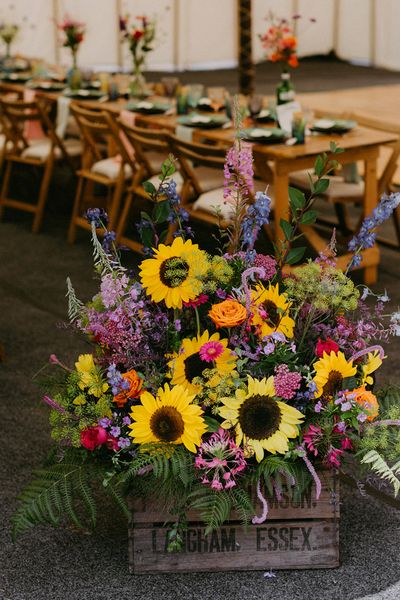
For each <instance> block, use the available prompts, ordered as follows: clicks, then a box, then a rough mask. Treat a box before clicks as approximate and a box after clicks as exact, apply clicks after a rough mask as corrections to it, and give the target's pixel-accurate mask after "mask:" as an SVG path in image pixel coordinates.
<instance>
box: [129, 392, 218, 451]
mask: <svg viewBox="0 0 400 600" xmlns="http://www.w3.org/2000/svg"><path fill="white" fill-rule="evenodd" d="M193 398H194V395H193V394H189V392H188V391H187V390H185V388H184V387H183V386H181V385H176V386H174V387H171V388H170V387H169V385H168V384H167V383H166V384H165V386H164V389H163V388H159V390H158V392H157V397H156V398H154V396H152V395H151V394H150V393H149V392H143V393H142V394H141V396H140V404H137V405H135V406H133V407H132V412H131V415H130V416H131V417H132V419H133V421H134V422H133V423H132V425H129V427H130V429H131V430H132V431H131V432H130V434H129V435H130V436H131V437H132V438H133V441H134V442H135V444H149V443H160V442H161V443H167V444H184V446H185V447H186V448H187V449H188V450H189V451H190V452H196V446H200V444H201V437H202V435H203V434H204V433H205V432H206V430H207V426H206V424H205V422H204V420H203V418H202V416H201V415H202V411H201V408H200V407H199V406H197V405H196V404H193V403H192V401H193Z"/></svg>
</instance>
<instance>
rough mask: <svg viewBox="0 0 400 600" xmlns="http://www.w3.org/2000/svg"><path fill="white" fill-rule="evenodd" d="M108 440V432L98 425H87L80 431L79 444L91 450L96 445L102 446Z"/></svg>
mask: <svg viewBox="0 0 400 600" xmlns="http://www.w3.org/2000/svg"><path fill="white" fill-rule="evenodd" d="M107 441H108V433H107V431H106V430H105V429H104V428H103V427H100V425H96V426H95V427H87V428H86V429H83V430H82V431H81V445H82V446H83V447H84V448H86V449H87V450H90V451H91V452H93V450H94V449H95V448H97V447H98V446H102V445H103V444H105V443H106V442H107Z"/></svg>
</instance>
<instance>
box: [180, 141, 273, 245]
mask: <svg viewBox="0 0 400 600" xmlns="http://www.w3.org/2000/svg"><path fill="white" fill-rule="evenodd" d="M169 143H170V148H171V152H172V154H173V155H174V156H175V157H176V158H177V159H178V161H179V166H180V171H181V173H182V177H183V186H182V205H183V206H184V208H185V210H186V211H187V212H188V213H189V216H190V218H192V219H194V220H196V221H201V222H204V223H208V224H210V225H218V226H219V227H222V228H229V227H230V226H231V214H232V207H231V206H230V205H229V204H227V203H225V201H224V196H223V193H224V188H223V186H222V184H223V169H224V164H225V159H226V147H223V146H211V145H208V144H200V143H197V142H189V141H186V140H182V139H181V138H179V137H177V136H174V135H170V136H169ZM201 169H207V170H208V171H210V170H211V171H214V173H215V174H218V176H219V178H220V182H221V184H220V187H217V188H214V189H211V190H207V189H206V188H204V185H203V183H202V181H201V179H200V178H199V177H198V172H199V171H200V170H201ZM254 187H255V191H265V188H266V184H265V182H262V181H260V180H257V179H255V180H254ZM253 202H254V196H253V194H252V193H251V192H250V193H249V204H252V203H253ZM264 230H265V232H266V233H267V235H268V237H269V238H270V239H272V234H271V230H270V228H269V226H265V227H264Z"/></svg>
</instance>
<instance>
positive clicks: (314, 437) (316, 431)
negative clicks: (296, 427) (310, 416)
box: [303, 425, 322, 456]
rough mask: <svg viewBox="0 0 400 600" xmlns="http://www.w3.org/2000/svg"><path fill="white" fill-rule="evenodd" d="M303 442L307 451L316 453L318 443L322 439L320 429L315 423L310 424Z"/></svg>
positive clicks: (315, 454)
mask: <svg viewBox="0 0 400 600" xmlns="http://www.w3.org/2000/svg"><path fill="white" fill-rule="evenodd" d="M303 440H304V443H305V445H306V447H307V450H308V451H309V452H312V453H313V454H314V456H317V455H318V448H317V446H318V444H319V442H320V441H321V440H322V429H321V427H318V426H316V425H310V426H309V428H308V429H307V431H306V432H305V433H304V437H303Z"/></svg>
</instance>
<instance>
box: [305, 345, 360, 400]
mask: <svg viewBox="0 0 400 600" xmlns="http://www.w3.org/2000/svg"><path fill="white" fill-rule="evenodd" d="M314 370H315V376H314V383H315V385H316V388H317V390H316V392H315V398H320V397H321V396H322V397H323V398H326V399H329V398H333V397H334V396H335V394H337V393H338V392H340V391H341V390H342V386H343V379H345V378H346V377H353V376H354V375H355V374H356V372H357V369H356V367H354V366H353V362H352V361H351V360H350V361H347V360H346V357H345V355H344V354H343V352H331V353H330V354H327V353H326V352H324V354H323V357H322V358H320V359H319V360H317V362H315V363H314Z"/></svg>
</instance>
